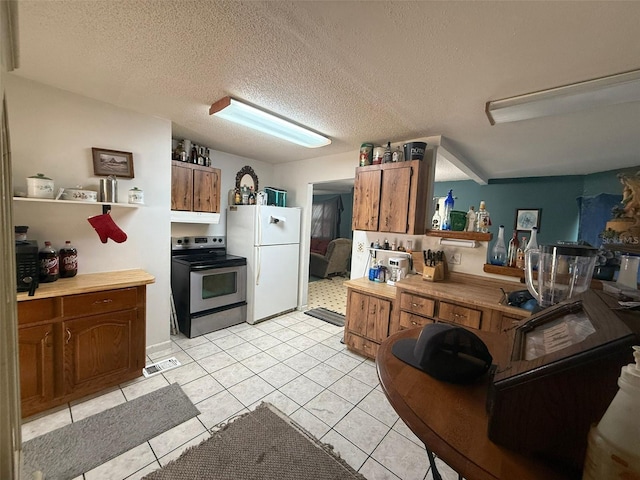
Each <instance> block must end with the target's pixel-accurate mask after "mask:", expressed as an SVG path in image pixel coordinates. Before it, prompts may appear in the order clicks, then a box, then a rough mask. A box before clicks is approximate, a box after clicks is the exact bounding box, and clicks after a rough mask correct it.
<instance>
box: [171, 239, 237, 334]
mask: <svg viewBox="0 0 640 480" xmlns="http://www.w3.org/2000/svg"><path fill="white" fill-rule="evenodd" d="M171 290H172V292H173V299H174V302H175V307H176V316H177V318H178V326H179V328H180V331H181V332H182V333H184V334H185V335H186V336H187V337H189V338H193V337H197V336H199V335H204V334H206V333H210V332H213V331H215V330H220V329H222V328H226V327H229V326H231V325H237V324H238V323H242V322H244V321H246V319H247V260H246V258H244V257H237V256H235V255H227V249H226V239H225V237H223V236H206V237H171Z"/></svg>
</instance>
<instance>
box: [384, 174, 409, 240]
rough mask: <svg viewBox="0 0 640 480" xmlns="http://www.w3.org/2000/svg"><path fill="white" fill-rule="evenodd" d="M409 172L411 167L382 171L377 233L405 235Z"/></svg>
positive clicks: (407, 213) (406, 228)
mask: <svg viewBox="0 0 640 480" xmlns="http://www.w3.org/2000/svg"><path fill="white" fill-rule="evenodd" d="M411 172H412V169H411V167H406V168H394V169H389V170H384V171H383V173H382V187H381V192H380V218H379V221H378V223H379V225H378V231H380V232H394V233H407V230H408V228H409V225H408V218H409V200H410V198H409V197H410V195H409V193H410V188H411Z"/></svg>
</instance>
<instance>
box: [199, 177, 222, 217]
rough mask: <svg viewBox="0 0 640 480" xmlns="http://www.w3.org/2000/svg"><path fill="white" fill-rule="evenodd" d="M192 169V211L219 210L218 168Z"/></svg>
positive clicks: (214, 211)
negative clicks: (208, 169) (208, 170)
mask: <svg viewBox="0 0 640 480" xmlns="http://www.w3.org/2000/svg"><path fill="white" fill-rule="evenodd" d="M212 170H214V171H212V172H205V171H202V170H194V171H193V211H194V212H209V213H217V212H219V211H220V174H219V173H220V170H218V169H212Z"/></svg>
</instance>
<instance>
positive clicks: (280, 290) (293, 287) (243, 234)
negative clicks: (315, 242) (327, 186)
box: [227, 205, 300, 324]
mask: <svg viewBox="0 0 640 480" xmlns="http://www.w3.org/2000/svg"><path fill="white" fill-rule="evenodd" d="M227 253H229V254H231V255H239V256H241V257H246V259H247V322H248V323H251V324H254V323H256V322H259V321H260V320H265V319H267V318H270V317H273V316H275V315H278V314H279V313H282V312H286V311H290V310H293V309H295V308H296V307H297V306H298V268H299V265H300V209H299V208H291V207H275V206H266V205H235V206H231V207H229V208H228V210H227Z"/></svg>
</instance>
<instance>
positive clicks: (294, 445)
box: [144, 403, 366, 480]
mask: <svg viewBox="0 0 640 480" xmlns="http://www.w3.org/2000/svg"><path fill="white" fill-rule="evenodd" d="M202 479H216V480H267V479H268V480H270V479H273V480H275V479H278V480H343V479H344V480H347V479H354V480H356V479H357V480H366V479H365V477H363V476H362V475H360V474H359V473H357V472H356V471H355V470H354V469H353V468H351V467H350V466H349V465H348V464H347V463H346V462H345V461H344V460H342V459H341V458H340V457H339V456H337V455H336V454H335V453H334V452H333V449H332V448H331V447H330V446H328V445H325V444H323V443H321V442H320V441H319V440H317V439H316V438H315V437H313V436H312V435H311V434H309V433H308V432H306V431H305V430H304V429H303V428H302V427H300V426H298V425H297V424H296V423H294V422H293V421H292V420H291V419H290V418H289V417H287V416H286V415H285V414H284V413H282V412H281V411H280V410H278V409H277V408H275V407H274V406H273V405H271V404H269V403H262V404H261V405H260V406H258V407H257V408H256V409H255V410H254V411H252V412H249V413H247V414H245V415H243V416H241V417H238V418H237V419H235V420H234V421H232V422H231V423H229V424H228V425H226V426H225V427H224V428H223V429H222V430H220V431H218V432H216V433H214V434H213V435H212V436H211V438H209V439H207V440H205V441H204V442H202V443H200V444H199V445H196V446H195V447H192V448H190V449H189V450H187V451H186V452H184V453H183V454H182V455H181V456H180V457H179V458H177V459H176V460H174V461H172V462H170V463H168V464H167V465H165V466H164V467H162V468H161V469H159V470H156V471H155V472H153V473H151V474H149V475H147V476H146V477H144V480H202Z"/></svg>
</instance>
